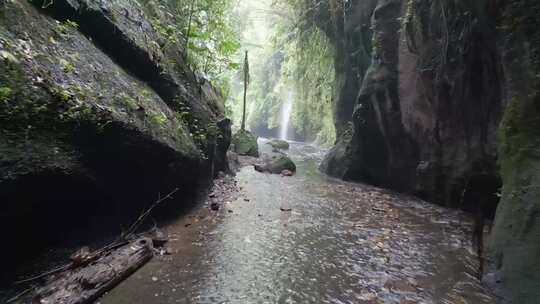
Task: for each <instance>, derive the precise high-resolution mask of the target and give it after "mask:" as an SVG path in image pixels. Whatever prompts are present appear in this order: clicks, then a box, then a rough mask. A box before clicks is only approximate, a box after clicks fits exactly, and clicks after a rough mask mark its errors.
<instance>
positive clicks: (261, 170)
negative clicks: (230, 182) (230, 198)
mask: <svg viewBox="0 0 540 304" xmlns="http://www.w3.org/2000/svg"><path fill="white" fill-rule="evenodd" d="M253 168H254V169H255V171H257V172H261V173H264V172H266V168H265V167H264V166H262V165H253ZM240 189H242V188H240Z"/></svg>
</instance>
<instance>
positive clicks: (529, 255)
mask: <svg viewBox="0 0 540 304" xmlns="http://www.w3.org/2000/svg"><path fill="white" fill-rule="evenodd" d="M499 11H500V15H501V17H500V18H501V24H500V26H501V29H502V31H501V33H500V39H499V44H500V48H501V50H502V52H501V61H502V63H503V65H504V71H505V82H504V91H505V96H504V102H505V104H506V109H505V113H504V117H503V119H502V122H501V125H500V129H499V143H500V144H499V158H500V164H501V176H502V179H503V189H502V197H501V202H500V204H499V207H498V209H497V215H496V218H495V223H494V226H493V230H492V234H491V236H490V244H489V245H490V246H489V250H490V255H491V259H492V262H493V266H494V267H493V268H494V269H495V270H496V271H498V272H499V274H500V278H501V281H502V284H503V285H504V286H505V287H507V288H508V289H509V292H510V293H509V294H510V298H511V299H512V300H513V302H512V303H527V304H528V303H531V304H532V303H537V302H538V299H539V298H540V288H539V287H540V283H539V282H540V187H539V185H540V133H539V130H540V78H539V77H538V76H539V74H540V34H539V32H538V30H537V29H538V26H539V25H540V24H539V22H538V16H539V14H540V4H539V3H538V2H537V1H522V2H520V3H507V4H504V5H501V7H500V8H499ZM516 20H520V21H519V22H516Z"/></svg>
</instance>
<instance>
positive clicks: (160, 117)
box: [149, 113, 168, 128]
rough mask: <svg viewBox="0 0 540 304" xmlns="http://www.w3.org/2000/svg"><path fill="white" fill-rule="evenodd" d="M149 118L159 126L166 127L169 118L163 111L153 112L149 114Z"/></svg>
mask: <svg viewBox="0 0 540 304" xmlns="http://www.w3.org/2000/svg"><path fill="white" fill-rule="evenodd" d="M149 119H150V121H151V122H152V124H154V125H156V126H158V127H159V128H165V126H166V124H167V121H168V118H167V116H165V114H163V113H153V114H150V115H149Z"/></svg>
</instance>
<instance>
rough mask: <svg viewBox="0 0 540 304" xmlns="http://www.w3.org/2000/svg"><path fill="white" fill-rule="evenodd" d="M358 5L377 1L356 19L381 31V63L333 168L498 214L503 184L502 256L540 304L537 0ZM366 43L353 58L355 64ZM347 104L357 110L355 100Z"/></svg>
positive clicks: (375, 46) (394, 0)
mask: <svg viewBox="0 0 540 304" xmlns="http://www.w3.org/2000/svg"><path fill="white" fill-rule="evenodd" d="M349 3H350V7H349V9H352V8H354V7H359V6H361V5H369V4H373V3H375V7H374V9H373V10H368V11H369V12H370V14H364V15H362V16H361V17H360V18H357V19H356V20H355V21H353V22H355V23H356V24H357V26H361V25H363V24H365V23H366V22H369V23H370V24H371V31H372V33H371V36H372V41H371V43H370V48H371V49H370V53H371V65H370V66H369V68H368V70H367V71H366V72H365V74H364V75H363V76H359V77H356V78H353V80H360V83H359V89H358V91H357V92H356V93H355V94H354V95H352V96H350V98H353V96H354V111H353V116H352V122H353V127H352V128H351V129H349V130H346V128H345V129H344V131H343V132H342V134H341V135H342V136H341V137H340V139H339V140H338V142H337V145H336V146H335V147H334V148H333V149H332V150H331V151H330V153H329V154H328V155H327V157H326V159H325V160H324V161H323V164H322V165H321V169H322V170H323V171H325V172H327V173H329V174H331V175H334V176H337V177H340V178H344V179H350V180H357V181H363V182H368V183H372V184H375V185H379V186H384V187H389V188H393V189H396V190H399V191H403V192H409V193H414V194H417V195H419V196H421V197H423V198H425V199H427V200H429V201H432V202H435V203H439V204H443V205H446V206H453V207H460V208H464V209H468V210H470V211H475V212H476V211H477V210H479V209H482V210H483V212H484V213H485V214H486V213H487V214H486V215H488V216H493V213H494V212H495V208H496V206H497V201H498V197H497V196H498V192H499V191H500V190H499V188H500V185H501V177H502V180H503V182H504V187H503V189H502V199H501V203H500V206H499V208H498V211H497V216H496V220H495V228H494V232H493V234H492V237H491V241H492V242H491V243H492V246H491V249H490V250H491V253H492V254H493V255H494V256H495V260H496V262H497V263H496V265H495V266H496V267H495V268H496V269H497V270H498V271H500V275H501V276H502V278H503V279H502V282H503V283H504V285H505V286H506V287H507V288H508V290H509V291H510V292H511V297H512V298H514V300H515V301H516V303H535V302H534V301H536V300H535V299H537V298H538V294H537V291H538V290H539V289H538V287H539V286H538V284H539V283H538V282H540V280H539V279H538V276H537V274H538V273H540V272H539V271H538V267H540V260H539V259H538V257H539V256H540V254H539V248H538V244H539V243H540V234H539V233H538V223H537V222H538V219H539V212H538V208H539V204H540V203H539V201H540V200H539V199H538V188H537V187H536V185H537V184H538V183H537V181H536V179H537V177H538V172H539V171H538V168H537V166H536V159H537V157H538V155H537V153H536V152H537V149H538V147H539V146H540V145H539V144H538V142H537V135H538V134H537V133H538V132H536V131H533V130H538V126H537V124H536V122H537V121H538V117H539V116H538V107H539V101H538V70H537V66H536V65H535V64H537V63H538V58H539V57H538V54H536V53H535V52H537V50H538V48H537V46H538V42H539V41H538V37H537V35H536V34H535V33H534V32H535V30H533V29H532V28H533V27H534V26H537V24H535V23H534V22H533V21H532V20H534V18H536V19H537V16H538V15H539V14H540V13H539V12H538V11H535V9H536V6H537V5H538V4H537V1H487V0H486V1H428V0H414V1H404V0H379V1H349ZM527 7H528V9H527ZM344 15H345V16H347V15H348V14H344ZM534 16H536V17H534ZM359 37H360V36H359ZM353 45H354V44H353ZM356 47H358V45H356V46H353V47H352V48H351V45H347V46H346V47H344V52H348V53H349V54H348V56H349V57H354V56H355V55H354V52H355V49H356ZM361 59H362V60H363V58H361ZM336 72H337V73H341V76H339V75H338V76H337V78H339V77H342V78H348V77H349V76H348V75H347V73H346V72H343V71H341V70H339V69H336ZM342 92H343V94H350V92H349V91H348V89H347V88H343V87H342ZM337 107H338V109H337V113H339V112H340V109H341V110H343V111H345V112H346V111H349V108H348V105H347V103H341V104H340V103H339V102H338V103H337ZM503 115H504V119H503ZM337 117H338V118H339V115H337ZM501 120H502V121H503V123H502V125H501ZM535 181H536V182H535Z"/></svg>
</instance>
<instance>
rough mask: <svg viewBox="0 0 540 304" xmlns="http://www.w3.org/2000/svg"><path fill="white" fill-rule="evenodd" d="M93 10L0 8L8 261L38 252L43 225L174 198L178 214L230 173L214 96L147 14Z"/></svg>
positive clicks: (17, 4)
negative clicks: (224, 172)
mask: <svg viewBox="0 0 540 304" xmlns="http://www.w3.org/2000/svg"><path fill="white" fill-rule="evenodd" d="M32 2H34V3H32ZM96 3H97V2H95V1H76V0H70V1H63V0H55V1H51V2H50V5H48V6H47V8H42V5H43V1H7V2H6V1H2V2H0V215H1V217H2V219H3V220H2V223H1V224H0V226H1V227H0V228H2V229H3V230H5V229H10V230H11V231H15V233H11V234H10V235H9V236H8V237H10V240H9V241H8V242H10V241H13V243H12V244H13V246H12V250H10V251H11V252H12V254H11V255H12V256H18V255H22V253H27V252H28V251H29V250H24V247H25V246H26V245H25V244H29V243H32V242H33V241H32V239H31V237H32V236H36V238H40V237H43V242H46V238H45V236H44V235H41V234H40V233H38V232H39V231H41V230H46V229H43V227H47V225H48V224H51V223H56V224H57V225H61V223H65V225H63V229H64V230H65V229H67V230H69V228H68V227H69V225H70V224H76V223H75V222H84V219H85V218H89V217H91V215H93V214H97V213H98V212H97V211H96V210H99V212H105V213H108V214H109V215H111V216H114V215H127V214H132V213H139V212H140V211H141V210H142V209H143V208H145V206H148V205H149V204H150V203H152V202H153V201H155V200H156V197H157V196H158V195H159V194H162V195H163V194H166V193H168V192H170V191H172V190H173V189H175V188H178V189H179V191H178V193H177V194H176V196H175V200H174V202H171V203H169V204H170V205H171V206H176V208H179V207H180V206H182V203H183V202H187V201H189V200H190V199H191V198H192V197H193V196H194V195H195V193H196V192H198V191H200V190H203V189H204V187H206V186H207V185H208V184H209V183H210V181H211V178H212V177H213V176H214V174H217V171H219V170H226V166H227V162H226V156H225V153H226V151H227V149H228V147H229V142H230V137H231V135H230V121H229V120H228V119H226V118H225V117H224V107H223V100H222V97H221V96H220V94H219V93H217V91H216V90H214V88H213V87H212V86H211V85H210V84H209V83H208V82H207V81H205V80H203V79H200V78H199V77H196V76H195V73H194V72H193V71H191V70H190V68H189V67H188V66H187V64H186V63H185V62H184V61H183V59H182V58H183V54H182V48H181V47H180V46H178V45H169V44H164V43H162V42H163V37H161V35H160V33H159V31H158V30H156V29H155V27H154V25H153V23H152V22H151V21H150V20H153V18H158V17H159V16H152V18H151V17H150V15H149V10H148V8H147V7H146V6H141V5H140V4H139V3H138V2H137V1H131V0H123V1H119V0H113V1H101V2H100V3H101V4H99V5H98V4H96ZM165 21H166V20H165ZM165 21H164V22H165ZM74 219H79V220H74ZM130 220H132V217H130ZM119 224H120V223H117V225H119ZM51 225H52V224H51ZM114 229H116V230H118V227H116V228H114ZM57 232H58V231H57ZM47 237H50V235H49V236H47ZM57 237H59V238H60V239H61V235H60V234H58V235H57ZM11 238H12V239H11ZM36 243H39V242H37V241H36ZM23 251H24V252H23ZM2 260H3V261H5V260H6V259H2ZM7 274H8V272H6V275H7ZM0 279H1V278H0Z"/></svg>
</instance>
